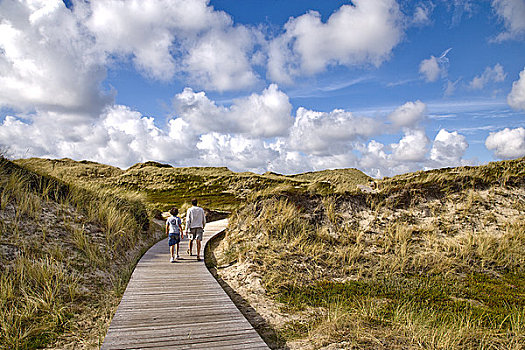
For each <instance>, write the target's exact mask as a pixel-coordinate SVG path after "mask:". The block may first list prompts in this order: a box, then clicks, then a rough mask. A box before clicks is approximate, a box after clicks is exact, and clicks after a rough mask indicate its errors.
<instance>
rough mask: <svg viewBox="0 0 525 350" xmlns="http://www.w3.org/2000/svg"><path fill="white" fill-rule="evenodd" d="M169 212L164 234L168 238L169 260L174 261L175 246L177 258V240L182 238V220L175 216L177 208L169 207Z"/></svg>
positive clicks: (177, 212)
mask: <svg viewBox="0 0 525 350" xmlns="http://www.w3.org/2000/svg"><path fill="white" fill-rule="evenodd" d="M170 214H171V216H170V217H169V218H168V219H167V220H166V236H168V238H169V241H168V244H169V246H170V254H171V259H170V262H175V257H174V253H175V246H177V259H179V242H180V240H181V239H182V238H183V233H182V220H181V219H180V218H179V217H178V216H177V215H178V214H179V209H177V208H171V210H170Z"/></svg>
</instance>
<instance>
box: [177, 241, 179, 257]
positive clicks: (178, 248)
mask: <svg viewBox="0 0 525 350" xmlns="http://www.w3.org/2000/svg"><path fill="white" fill-rule="evenodd" d="M178 258H179V243H177V259H178Z"/></svg>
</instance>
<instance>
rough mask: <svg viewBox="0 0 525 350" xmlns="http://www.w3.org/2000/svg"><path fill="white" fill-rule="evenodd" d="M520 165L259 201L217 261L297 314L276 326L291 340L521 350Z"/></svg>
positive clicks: (524, 267) (524, 273)
mask: <svg viewBox="0 0 525 350" xmlns="http://www.w3.org/2000/svg"><path fill="white" fill-rule="evenodd" d="M522 165H523V159H521V160H516V161H509V162H502V164H490V165H489V166H487V167H486V168H484V167H479V168H467V169H449V170H446V171H445V170H440V171H433V172H430V173H429V174H418V175H417V177H418V178H419V179H424V180H421V181H414V182H413V183H410V181H409V180H407V178H409V177H410V175H406V176H405V177H402V178H400V179H396V180H395V181H394V180H391V179H387V180H386V182H385V183H380V188H382V190H381V191H380V192H379V193H377V194H367V195H364V194H357V193H356V194H346V195H329V196H304V195H303V196H298V195H291V196H286V195H282V194H281V195H275V196H269V197H266V198H257V199H256V200H254V201H253V202H251V203H248V204H247V205H246V206H245V207H243V208H241V209H239V210H238V211H236V212H235V213H234V214H233V215H232V217H231V219H230V227H229V231H228V232H227V234H226V236H225V239H224V240H223V241H222V242H221V244H220V245H219V248H220V249H219V251H220V252H221V253H220V255H219V256H218V265H222V266H230V265H232V264H236V265H243V264H244V265H246V264H247V265H248V266H250V268H249V269H250V270H251V271H255V273H256V274H257V276H261V283H262V285H263V286H264V289H265V292H266V295H267V296H269V297H270V298H271V299H273V300H274V301H275V302H276V303H277V305H279V307H280V308H281V310H282V312H283V313H285V314H288V315H295V316H292V317H290V321H289V322H287V323H286V324H285V325H281V326H278V329H277V331H278V332H279V333H280V334H281V336H282V337H283V338H284V339H286V340H287V341H288V342H289V343H290V344H292V343H294V342H295V343H297V344H299V343H301V342H305V344H309V345H308V346H310V347H312V348H321V347H323V346H327V345H329V344H332V345H333V346H334V345H336V344H338V345H336V348H349V349H350V348H355V349H522V348H523V344H525V318H524V316H525V230H524V229H523V228H524V227H525V219H524V218H525V205H524V202H525V188H524V187H523V171H524V170H523V169H524V167H522ZM436 172H437V173H438V175H439V178H440V179H441V180H439V182H438V184H439V185H443V186H444V187H445V188H444V189H443V188H441V187H438V186H437V185H435V183H434V181H438V180H436V178H434V176H435V173H436ZM490 174H492V175H490ZM491 176H492V177H491ZM429 179H433V180H429ZM454 179H457V181H455V180H454ZM467 179H468V180H467ZM491 181H492V182H491ZM403 191H404V192H405V193H406V194H403V193H402V192H403ZM234 266H235V265H234Z"/></svg>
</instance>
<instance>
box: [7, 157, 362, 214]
mask: <svg viewBox="0 0 525 350" xmlns="http://www.w3.org/2000/svg"><path fill="white" fill-rule="evenodd" d="M16 163H17V164H20V165H23V166H25V167H27V168H29V169H31V170H33V171H37V172H39V173H42V174H47V175H51V176H54V177H56V178H59V179H61V180H63V181H65V182H67V183H74V184H77V185H84V186H85V185H90V186H97V188H105V189H108V190H115V189H119V190H120V191H125V192H130V193H141V194H142V195H144V196H145V201H146V203H147V205H148V208H149V209H150V210H151V211H157V212H158V211H166V210H168V209H169V208H170V207H173V206H177V207H180V206H182V205H183V204H184V203H187V202H189V201H190V200H191V198H198V199H199V203H200V204H202V205H203V206H205V207H207V208H209V209H215V210H226V211H231V210H234V209H237V208H239V207H240V206H241V205H242V203H244V202H245V200H246V199H247V198H253V197H261V196H268V195H272V194H275V193H280V192H294V193H325V194H326V193H334V192H338V193H345V192H348V191H354V190H355V189H356V186H357V184H367V183H368V181H369V180H370V178H369V177H368V176H366V175H365V174H363V173H362V172H360V171H359V170H356V169H343V170H336V171H332V172H330V171H323V172H317V173H316V172H314V173H306V174H303V176H301V175H290V176H285V175H279V174H272V173H267V174H263V175H258V174H254V173H249V172H244V173H235V172H233V171H230V170H229V169H228V168H225V167H187V168H174V167H171V166H170V165H167V164H161V163H157V162H145V163H139V164H135V165H134V166H132V167H130V168H129V169H127V170H121V169H119V168H115V167H111V166H108V165H103V164H97V163H94V162H88V161H81V162H76V161H73V160H71V159H40V158H30V159H20V160H17V161H16ZM330 174H332V175H330Z"/></svg>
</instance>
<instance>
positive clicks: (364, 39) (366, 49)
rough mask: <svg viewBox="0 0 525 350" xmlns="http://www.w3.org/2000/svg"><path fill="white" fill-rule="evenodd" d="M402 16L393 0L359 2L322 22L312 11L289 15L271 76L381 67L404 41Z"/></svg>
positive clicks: (274, 49) (275, 47)
mask: <svg viewBox="0 0 525 350" xmlns="http://www.w3.org/2000/svg"><path fill="white" fill-rule="evenodd" d="M401 19H402V14H401V12H400V11H399V7H398V5H397V3H396V1H394V0H356V1H354V2H353V5H343V6H341V7H340V8H339V10H337V11H336V12H335V13H333V14H332V15H331V16H330V18H328V20H327V21H326V23H323V22H322V21H321V15H320V14H319V13H318V12H315V11H310V12H308V13H307V14H304V15H302V16H299V17H297V18H292V19H290V20H289V21H288V22H287V23H286V25H285V32H284V33H283V34H282V35H281V36H279V37H277V38H276V39H275V40H273V41H272V42H271V43H270V49H269V63H268V74H269V76H270V78H272V79H274V80H275V81H277V82H289V81H291V80H292V79H293V76H294V75H297V74H298V73H299V72H300V73H304V74H315V73H318V72H321V71H323V70H324V69H325V68H326V67H327V66H328V65H345V66H351V65H361V64H373V65H376V66H378V65H380V64H381V63H382V62H383V61H385V60H386V59H388V57H389V55H390V53H391V51H392V49H393V48H394V47H395V46H396V45H397V44H398V43H399V42H400V41H401V38H402V36H403V29H402V25H401Z"/></svg>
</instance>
